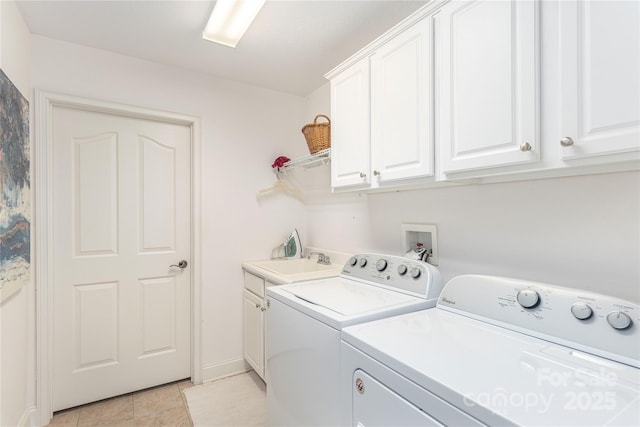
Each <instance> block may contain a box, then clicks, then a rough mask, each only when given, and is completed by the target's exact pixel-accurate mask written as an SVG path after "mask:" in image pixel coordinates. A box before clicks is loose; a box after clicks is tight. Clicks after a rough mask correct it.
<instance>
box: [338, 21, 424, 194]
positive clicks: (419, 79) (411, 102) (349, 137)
mask: <svg viewBox="0 0 640 427" xmlns="http://www.w3.org/2000/svg"><path fill="white" fill-rule="evenodd" d="M430 34H431V24H430V20H429V19H422V20H419V21H417V22H415V23H413V24H411V25H410V26H405V27H404V28H402V29H401V30H398V31H396V32H395V33H393V32H390V33H387V34H386V37H383V42H380V41H378V43H376V44H375V46H373V47H372V48H371V49H370V50H369V51H366V54H365V55H364V56H363V57H362V59H360V60H359V61H357V62H353V63H352V62H348V64H347V65H341V66H340V67H338V69H336V70H334V71H332V72H330V73H329V74H328V75H327V76H328V78H330V80H331V116H332V117H331V126H332V129H331V140H332V141H331V151H332V153H331V184H332V187H333V188H334V189H341V188H351V189H363V188H364V189H369V188H378V187H382V186H386V185H394V184H396V183H399V182H401V181H406V180H409V179H414V178H421V177H427V176H432V175H433V163H434V159H433V140H432V138H433V137H432V135H433V132H432V129H433V126H432V116H433V114H432V111H431V105H432V96H431V82H432V78H431V37H430ZM352 61H353V60H352Z"/></svg>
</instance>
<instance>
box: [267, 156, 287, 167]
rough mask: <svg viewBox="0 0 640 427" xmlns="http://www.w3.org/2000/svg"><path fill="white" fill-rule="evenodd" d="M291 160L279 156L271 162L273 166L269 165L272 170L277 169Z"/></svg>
mask: <svg viewBox="0 0 640 427" xmlns="http://www.w3.org/2000/svg"><path fill="white" fill-rule="evenodd" d="M290 160H291V159H290V158H288V157H287V156H280V157H278V158H277V159H275V160H274V161H273V164H272V165H271V167H272V168H275V167H278V168H281V167H282V166H284V164H285V163H287V162H288V161H290Z"/></svg>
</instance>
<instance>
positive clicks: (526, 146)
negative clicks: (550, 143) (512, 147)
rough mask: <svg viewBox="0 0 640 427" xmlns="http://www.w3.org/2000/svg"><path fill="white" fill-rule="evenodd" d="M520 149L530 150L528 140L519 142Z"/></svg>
mask: <svg viewBox="0 0 640 427" xmlns="http://www.w3.org/2000/svg"><path fill="white" fill-rule="evenodd" d="M520 151H531V144H529V143H528V142H525V143H524V144H520Z"/></svg>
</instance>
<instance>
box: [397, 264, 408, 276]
mask: <svg viewBox="0 0 640 427" xmlns="http://www.w3.org/2000/svg"><path fill="white" fill-rule="evenodd" d="M398 274H399V275H401V276H404V275H405V274H407V266H406V265H404V264H400V265H399V266H398Z"/></svg>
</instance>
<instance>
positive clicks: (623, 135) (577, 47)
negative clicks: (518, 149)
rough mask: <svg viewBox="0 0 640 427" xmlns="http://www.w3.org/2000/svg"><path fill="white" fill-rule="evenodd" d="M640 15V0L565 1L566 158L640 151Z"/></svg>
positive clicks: (562, 16)
mask: <svg viewBox="0 0 640 427" xmlns="http://www.w3.org/2000/svg"><path fill="white" fill-rule="evenodd" d="M639 17H640V3H639V2H638V1H579V2H577V1H563V2H561V4H560V26H561V29H560V31H561V37H560V41H561V51H560V52H561V67H562V68H561V73H562V82H561V83H562V84H561V96H562V135H559V138H558V139H560V138H562V137H569V138H571V141H572V142H573V144H572V145H569V144H571V141H568V142H565V143H564V144H563V145H567V146H563V149H562V150H563V158H564V159H573V158H580V157H588V156H594V155H600V154H613V153H623V152H629V151H638V149H639V148H640V132H639V130H640V77H638V76H640V35H639V34H640V19H639ZM558 143H559V142H558Z"/></svg>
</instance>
